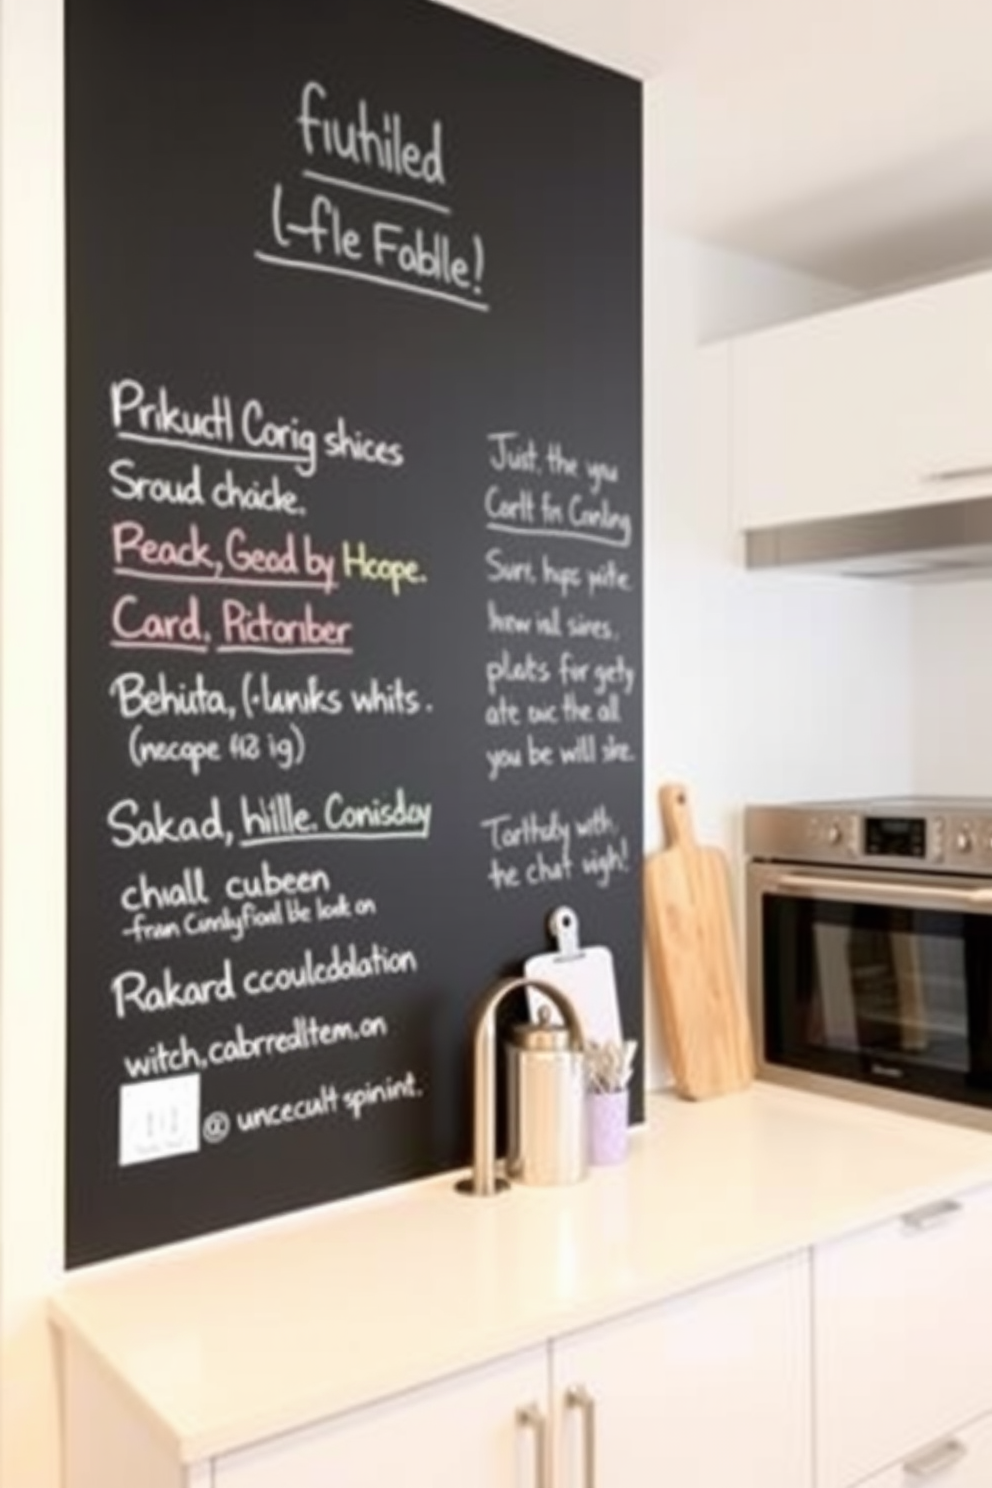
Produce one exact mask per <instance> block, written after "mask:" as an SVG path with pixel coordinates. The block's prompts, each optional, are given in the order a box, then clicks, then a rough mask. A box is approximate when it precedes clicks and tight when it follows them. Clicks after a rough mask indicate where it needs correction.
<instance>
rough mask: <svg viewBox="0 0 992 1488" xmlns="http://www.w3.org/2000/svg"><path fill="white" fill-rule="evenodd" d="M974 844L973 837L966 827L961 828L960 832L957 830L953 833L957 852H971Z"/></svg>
mask: <svg viewBox="0 0 992 1488" xmlns="http://www.w3.org/2000/svg"><path fill="white" fill-rule="evenodd" d="M974 845H975V839H974V837H972V835H971V833H970V832H969V831H968V829H967V828H966V827H965V828H962V830H961V831H960V832H957V833H956V834H955V837H954V846H955V847H956V848H957V850H958V852H960V853H967V852H971V849H972V848H973V847H974Z"/></svg>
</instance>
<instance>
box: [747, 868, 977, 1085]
mask: <svg viewBox="0 0 992 1488" xmlns="http://www.w3.org/2000/svg"><path fill="white" fill-rule="evenodd" d="M760 904H761V917H762V924H761V936H760V943H761V948H762V950H761V954H762V960H763V974H762V984H763V994H764V995H763V1008H762V1012H763V1022H764V1030H763V1033H764V1049H765V1057H766V1059H767V1060H768V1061H769V1062H771V1063H773V1064H786V1065H790V1066H794V1067H798V1068H801V1069H808V1070H812V1071H815V1072H818V1073H823V1074H832V1075H840V1076H844V1077H850V1078H855V1079H860V1080H870V1081H872V1082H873V1083H877V1084H880V1085H887V1086H891V1087H894V1088H901V1089H905V1090H911V1091H914V1092H919V1093H921V1094H929V1095H935V1096H939V1097H940V1098H942V1099H945V1100H958V1101H967V1102H971V1103H977V1104H982V1105H992V886H990V885H988V884H985V885H982V884H980V883H976V882H975V881H970V880H960V881H958V880H950V881H947V880H942V881H941V882H939V883H938V882H935V881H934V880H933V879H920V878H918V877H914V876H912V875H905V876H904V877H900V876H899V875H898V874H892V875H891V876H887V877H886V879H884V880H883V879H881V878H876V877H875V876H874V875H870V876H866V875H864V874H861V875H857V876H854V875H852V876H851V877H850V878H847V877H844V876H843V875H837V876H836V877H834V875H833V874H830V875H829V876H827V875H817V874H815V873H812V872H809V873H807V872H805V871H804V870H801V869H798V868H797V869H789V870H779V871H777V872H772V871H768V876H767V878H766V881H765V883H764V886H763V892H762V893H761V896H760Z"/></svg>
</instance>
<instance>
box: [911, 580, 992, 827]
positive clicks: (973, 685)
mask: <svg viewBox="0 0 992 1488" xmlns="http://www.w3.org/2000/svg"><path fill="white" fill-rule="evenodd" d="M990 636H992V579H978V580H974V581H968V582H965V581H960V580H958V581H955V582H954V583H945V584H928V585H923V584H920V585H917V586H916V587H915V588H914V590H913V640H914V651H915V665H916V675H917V693H916V716H915V720H914V726H913V735H914V739H915V742H916V770H915V781H914V784H915V787H916V789H917V790H919V791H921V792H924V793H926V794H930V793H933V794H936V795H952V796H955V795H956V796H983V797H986V798H989V797H992V660H990V651H989V637H990Z"/></svg>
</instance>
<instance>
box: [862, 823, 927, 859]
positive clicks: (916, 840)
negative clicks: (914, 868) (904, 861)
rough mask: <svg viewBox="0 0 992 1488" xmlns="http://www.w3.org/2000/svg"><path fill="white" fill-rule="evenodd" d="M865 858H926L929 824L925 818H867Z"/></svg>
mask: <svg viewBox="0 0 992 1488" xmlns="http://www.w3.org/2000/svg"><path fill="white" fill-rule="evenodd" d="M865 854H866V856H867V857H870V858H925V857H926V855H927V824H926V818H925V817H922V816H868V817H866V818H865Z"/></svg>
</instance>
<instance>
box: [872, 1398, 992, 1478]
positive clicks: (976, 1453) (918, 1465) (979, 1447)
mask: <svg viewBox="0 0 992 1488" xmlns="http://www.w3.org/2000/svg"><path fill="white" fill-rule="evenodd" d="M990 1483H992V1416H986V1417H985V1418H984V1419H983V1420H981V1421H976V1422H974V1423H973V1424H972V1425H971V1426H966V1427H965V1428H964V1429H963V1430H962V1431H953V1432H950V1433H948V1435H947V1436H943V1437H940V1438H939V1439H938V1440H937V1441H934V1442H928V1443H927V1445H926V1446H923V1447H920V1448H918V1449H917V1451H915V1452H911V1453H909V1454H908V1455H907V1456H906V1457H904V1458H903V1460H902V1462H900V1463H898V1464H897V1466H895V1467H891V1468H888V1469H886V1471H885V1472H881V1473H878V1474H876V1476H875V1477H873V1478H869V1479H868V1482H867V1483H864V1484H862V1485H861V1488H989V1484H990Z"/></svg>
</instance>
